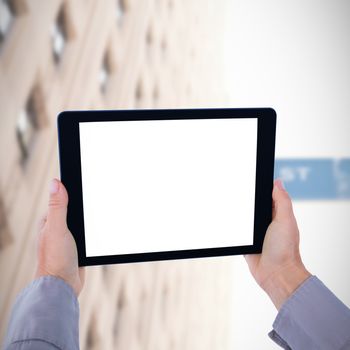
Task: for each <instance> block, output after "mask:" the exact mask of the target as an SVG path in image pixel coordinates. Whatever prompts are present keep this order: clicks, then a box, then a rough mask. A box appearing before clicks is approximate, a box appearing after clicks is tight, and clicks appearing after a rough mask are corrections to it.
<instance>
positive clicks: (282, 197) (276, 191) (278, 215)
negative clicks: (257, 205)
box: [272, 179, 294, 221]
mask: <svg viewBox="0 0 350 350" xmlns="http://www.w3.org/2000/svg"><path fill="white" fill-rule="evenodd" d="M272 200H273V213H272V216H273V219H276V220H277V221H285V220H288V219H290V218H291V217H294V214H293V206H292V201H291V199H290V197H289V195H288V192H287V191H286V189H285V188H284V186H283V182H282V180H281V179H277V180H275V182H274V186H273V191H272Z"/></svg>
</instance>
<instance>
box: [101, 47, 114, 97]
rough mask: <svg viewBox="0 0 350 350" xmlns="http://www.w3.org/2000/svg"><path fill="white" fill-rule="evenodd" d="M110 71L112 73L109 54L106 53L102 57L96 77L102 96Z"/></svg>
mask: <svg viewBox="0 0 350 350" xmlns="http://www.w3.org/2000/svg"><path fill="white" fill-rule="evenodd" d="M111 71H112V69H111V63H110V58H109V54H108V52H106V53H105V55H104V57H103V61H102V65H101V68H100V71H99V76H98V80H99V85H100V90H101V92H102V93H103V94H104V93H106V90H107V85H108V81H109V78H110V75H111Z"/></svg>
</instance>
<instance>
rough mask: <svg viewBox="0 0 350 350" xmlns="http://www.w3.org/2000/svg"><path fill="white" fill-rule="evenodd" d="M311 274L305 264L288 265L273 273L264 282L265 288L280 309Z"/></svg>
mask: <svg viewBox="0 0 350 350" xmlns="http://www.w3.org/2000/svg"><path fill="white" fill-rule="evenodd" d="M310 276H311V273H310V272H309V271H307V270H306V268H305V267H304V265H302V264H301V266H295V265H293V266H288V267H286V268H284V269H282V270H281V271H279V272H277V273H275V274H273V275H272V276H271V277H270V278H269V279H268V280H267V281H266V282H265V284H264V286H263V289H264V290H265V292H266V293H267V295H268V296H269V297H270V299H271V301H272V302H273V304H274V305H275V307H276V309H277V310H279V309H280V308H281V306H282V305H283V304H284V302H285V301H286V300H287V299H288V298H289V297H290V296H291V295H292V294H293V293H294V292H295V290H297V289H298V287H299V286H300V285H302V284H303V282H304V281H306V280H307V279H308V278H309V277H310Z"/></svg>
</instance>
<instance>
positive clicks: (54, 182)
mask: <svg viewBox="0 0 350 350" xmlns="http://www.w3.org/2000/svg"><path fill="white" fill-rule="evenodd" d="M58 188H59V183H58V181H57V180H56V179H53V180H52V181H51V184H50V194H55V193H57V192H58Z"/></svg>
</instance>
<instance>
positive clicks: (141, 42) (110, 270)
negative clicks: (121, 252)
mask: <svg viewBox="0 0 350 350" xmlns="http://www.w3.org/2000/svg"><path fill="white" fill-rule="evenodd" d="M225 9H226V7H225V1H223V0H222V1H217V2H215V3H214V2H213V1H211V2H210V1H201V0H190V1H185V0H147V1H146V0H118V1H116V0H105V1H98V0H70V1H62V0H50V1H43V0H3V1H2V2H1V4H0V276H1V284H0V315H1V317H0V320H1V321H0V340H1V341H2V339H3V337H4V334H5V331H6V326H7V322H8V317H9V313H10V310H11V305H12V304H13V302H14V299H15V296H16V294H17V293H18V292H19V291H20V289H21V288H23V287H24V286H25V285H26V284H27V283H28V282H29V281H30V280H31V279H32V278H33V274H34V271H35V261H36V246H35V244H36V235H37V232H38V230H37V223H38V221H39V219H40V217H41V216H42V215H43V214H44V213H45V210H46V207H47V199H48V184H49V180H50V179H51V178H52V177H57V176H59V175H58V174H59V171H58V152H57V131H56V116H57V114H58V113H59V112H60V111H62V110H67V109H70V110H71V109H122V108H178V107H183V108H185V107H214V106H220V107H222V106H223V105H224V104H225V103H226V101H225V93H224V88H223V87H224V72H223V69H222V66H221V53H222V42H221V41H220V37H221V32H222V31H223V30H224V23H223V21H222V18H223V15H224V13H225ZM86 272H87V275H86V285H85V288H84V290H83V292H82V294H81V296H80V308H81V317H80V338H81V339H80V343H81V348H82V349H118V348H120V349H228V348H229V347H230V344H231V343H230V341H231V340H230V300H231V296H230V294H231V282H232V281H231V274H232V270H231V264H230V258H211V259H198V260H181V261H167V262H151V263H142V264H125V265H115V266H105V267H89V268H87V271H86Z"/></svg>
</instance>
